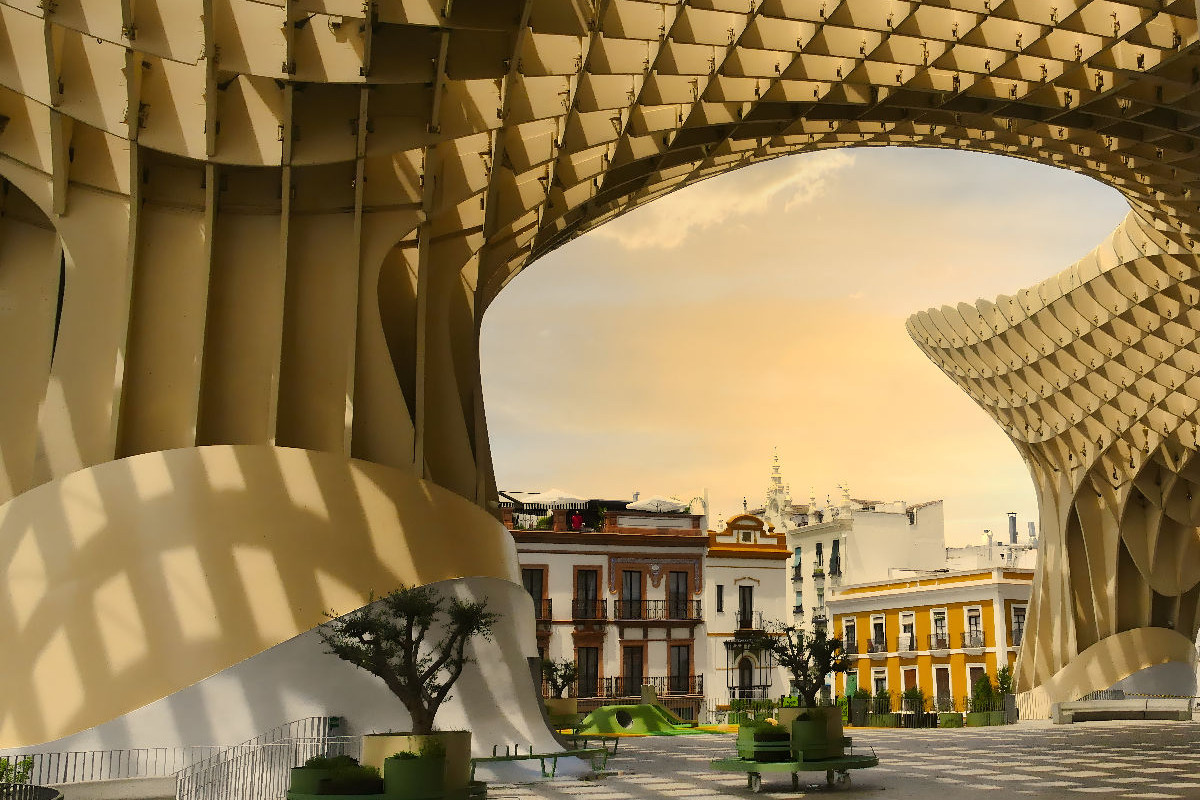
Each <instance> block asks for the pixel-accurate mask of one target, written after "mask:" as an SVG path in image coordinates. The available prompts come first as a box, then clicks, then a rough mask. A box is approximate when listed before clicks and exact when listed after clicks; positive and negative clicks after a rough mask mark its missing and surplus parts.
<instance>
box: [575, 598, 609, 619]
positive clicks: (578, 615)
mask: <svg viewBox="0 0 1200 800" xmlns="http://www.w3.org/2000/svg"><path fill="white" fill-rule="evenodd" d="M571 618H572V619H576V620H587V619H600V620H603V619H608V601H607V600H591V599H584V600H580V599H578V598H577V599H575V600H572V601H571Z"/></svg>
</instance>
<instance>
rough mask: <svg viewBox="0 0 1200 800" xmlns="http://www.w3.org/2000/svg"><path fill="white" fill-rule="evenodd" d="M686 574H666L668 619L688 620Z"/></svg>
mask: <svg viewBox="0 0 1200 800" xmlns="http://www.w3.org/2000/svg"><path fill="white" fill-rule="evenodd" d="M687 612H688V574H687V573H686V572H670V573H668V574H667V614H668V617H669V618H670V619H688V617H689V614H688V613H687Z"/></svg>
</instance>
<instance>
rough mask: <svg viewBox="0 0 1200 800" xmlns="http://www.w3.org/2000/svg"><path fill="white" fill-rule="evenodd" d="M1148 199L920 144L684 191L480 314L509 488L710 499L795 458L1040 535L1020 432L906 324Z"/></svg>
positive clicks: (799, 486) (1087, 245)
mask: <svg viewBox="0 0 1200 800" xmlns="http://www.w3.org/2000/svg"><path fill="white" fill-rule="evenodd" d="M1127 211H1128V205H1127V204H1126V202H1125V201H1124V200H1123V199H1122V198H1121V196H1120V195H1119V194H1117V192H1116V191H1115V190H1113V189H1110V188H1108V187H1105V186H1103V185H1102V184H1100V183H1097V182H1095V181H1093V180H1091V179H1089V178H1084V177H1081V176H1078V175H1075V174H1073V173H1070V172H1067V171H1065V170H1059V169H1054V168H1051V167H1047V166H1043V165H1039V164H1032V163H1029V162H1025V161H1020V160H1016V159H1011V158H1004V157H1001V156H991V155H981V154H977V153H962V152H953V151H944V150H916V149H907V148H906V149H901V148H881V149H859V150H854V151H827V152H823V153H816V154H811V155H803V156H792V157H787V158H781V159H777V160H775V161H772V162H769V163H765V164H759V165H755V166H752V167H747V168H744V169H741V170H737V171H735V172H732V173H729V174H726V175H723V176H720V177H717V178H713V179H710V180H708V181H705V182H703V183H701V184H698V185H696V186H692V187H689V188H687V189H683V190H681V191H678V192H675V193H673V194H671V195H668V196H667V197H664V198H661V199H659V200H657V201H655V202H654V203H651V204H650V205H648V206H645V207H643V208H640V209H637V210H635V211H632V212H630V213H628V214H626V215H624V216H622V217H620V218H618V219H616V220H614V221H612V222H609V223H608V224H606V225H604V226H602V227H600V228H598V229H596V230H594V231H592V232H590V233H588V234H585V235H584V236H582V237H580V238H579V239H576V240H575V241H574V242H571V243H570V244H567V245H565V246H564V247H562V248H560V249H558V250H557V251H555V252H553V253H551V254H549V255H547V256H545V257H543V258H542V259H540V260H539V261H537V262H536V263H535V264H533V265H532V266H530V267H529V268H527V269H526V270H525V271H524V272H523V273H522V274H521V275H520V276H518V277H517V278H516V280H514V281H513V282H512V283H511V284H510V285H509V287H508V288H507V289H506V290H505V291H504V292H503V293H501V295H500V296H499V298H497V300H496V301H495V302H494V303H493V305H492V307H491V308H490V309H489V310H488V312H487V314H486V315H485V317H484V321H483V332H482V342H481V348H482V352H481V357H482V372H483V387H484V402H485V407H486V410H487V420H488V430H489V432H490V436H491V441H492V451H493V459H494V464H495V469H496V480H497V484H498V486H499V487H500V488H501V489H513V490H522V491H538V490H546V489H550V488H558V489H563V490H566V491H568V492H571V493H574V494H576V495H578V496H583V497H604V498H608V499H620V498H629V497H631V496H632V493H633V492H634V491H640V492H641V493H642V496H643V497H645V496H647V495H652V494H662V495H671V496H675V497H679V498H681V499H684V500H687V499H689V498H692V497H694V496H698V495H702V494H703V493H704V492H705V491H707V492H708V495H709V500H710V511H711V518H710V525H711V526H716V525H717V522H716V521H717V520H723V519H727V518H729V517H731V516H733V515H734V514H735V513H739V512H740V511H741V510H742V502H743V498H745V499H746V501H747V502H748V504H749V506H750V507H751V508H753V507H754V506H755V505H761V503H762V502H763V499H764V497H765V494H766V490H767V486H768V481H769V475H770V468H771V464H772V458H773V455H774V453H775V452H776V450H777V451H778V454H779V459H780V465H781V467H782V474H783V477H784V481H785V482H786V483H787V484H789V485H790V487H791V494H792V498H793V500H794V501H795V502H807V501H808V498H809V497H810V495H815V496H816V497H817V498H818V499H819V500H820V501H823V500H824V499H825V497H826V496H833V497H835V498H836V497H837V496H838V495H839V490H838V488H837V487H838V485H839V484H844V485H847V486H848V487H849V491H850V494H851V496H853V497H856V498H863V499H867V498H870V499H876V500H905V501H907V502H909V503H917V502H923V501H926V500H934V499H942V500H944V501H945V516H946V539H947V543H948V544H952V545H959V544H973V543H976V542H978V541H979V540H980V538H981V535H982V533H983V531H984V530H985V529H991V530H993V531H997V532H999V531H1003V530H1005V529H1006V528H1007V522H1006V519H1005V514H1006V512H1009V511H1016V512H1017V513H1018V516H1019V520H1020V525H1019V528H1020V530H1021V532H1022V534H1024V532H1025V529H1026V522H1027V521H1029V520H1036V519H1037V501H1036V498H1035V496H1034V492H1033V486H1032V484H1031V482H1030V479H1029V473H1028V471H1027V469H1026V467H1025V463H1024V461H1023V460H1022V459H1021V457H1020V455H1019V454H1018V453H1017V450H1016V449H1015V447H1013V445H1012V443H1011V442H1010V441H1009V440H1008V438H1007V436H1006V435H1005V434H1004V433H1003V432H1002V431H1001V429H1000V428H999V427H998V426H997V425H996V424H995V422H993V421H992V420H991V418H990V417H988V416H987V415H986V414H985V413H984V412H983V411H982V410H981V409H980V408H979V407H978V406H976V405H975V403H974V402H973V401H972V400H970V399H969V398H968V397H967V396H966V395H965V394H964V393H963V392H962V391H961V390H960V389H959V388H958V387H957V386H955V385H954V384H953V383H952V382H951V381H950V380H949V379H948V378H947V377H946V376H945V375H944V374H942V373H941V371H940V370H938V369H937V368H936V367H935V366H934V365H933V364H932V362H930V361H929V360H928V359H927V358H926V357H925V356H924V355H923V354H922V353H921V351H920V350H919V349H918V348H917V346H916V345H915V344H914V343H913V342H912V340H911V339H910V338H909V336H908V332H907V331H906V329H905V320H906V319H907V317H908V316H909V315H910V314H912V313H914V312H917V311H920V310H923V309H926V308H930V307H937V306H940V305H943V304H952V305H953V304H957V303H959V302H962V301H965V302H974V301H975V300H976V299H977V298H980V297H985V298H988V299H994V298H995V297H996V296H998V295H1000V294H1012V293H1014V292H1016V291H1017V290H1019V289H1022V288H1026V287H1028V286H1032V285H1033V284H1035V283H1037V282H1039V281H1041V280H1042V279H1044V278H1046V277H1049V276H1051V275H1053V274H1055V273H1057V272H1059V271H1061V270H1063V269H1065V268H1066V267H1067V266H1069V265H1070V264H1071V263H1072V262H1074V261H1076V260H1077V259H1079V258H1080V257H1082V256H1083V255H1085V254H1086V253H1087V252H1088V251H1090V250H1091V249H1092V248H1094V247H1095V246H1096V245H1097V244H1099V243H1100V242H1101V241H1102V240H1103V239H1104V238H1105V237H1106V236H1107V235H1108V234H1109V233H1110V232H1111V231H1112V229H1113V228H1114V227H1115V226H1116V225H1117V223H1119V222H1120V221H1121V219H1122V218H1123V217H1124V215H1125V213H1126V212H1127Z"/></svg>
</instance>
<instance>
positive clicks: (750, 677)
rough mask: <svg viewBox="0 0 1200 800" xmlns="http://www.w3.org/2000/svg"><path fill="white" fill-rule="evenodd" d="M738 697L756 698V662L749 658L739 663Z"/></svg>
mask: <svg viewBox="0 0 1200 800" xmlns="http://www.w3.org/2000/svg"><path fill="white" fill-rule="evenodd" d="M738 697H740V698H743V699H748V698H751V697H754V662H753V661H751V660H750V659H748V658H743V659H742V660H741V661H739V662H738Z"/></svg>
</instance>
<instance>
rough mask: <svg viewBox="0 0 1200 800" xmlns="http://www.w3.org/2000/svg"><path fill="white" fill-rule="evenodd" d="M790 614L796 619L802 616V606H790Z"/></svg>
mask: <svg viewBox="0 0 1200 800" xmlns="http://www.w3.org/2000/svg"><path fill="white" fill-rule="evenodd" d="M792 613H793V614H795V615H796V616H797V617H800V616H803V615H804V606H792Z"/></svg>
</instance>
